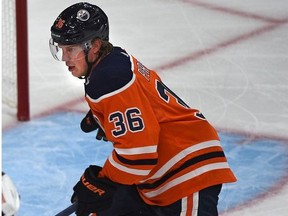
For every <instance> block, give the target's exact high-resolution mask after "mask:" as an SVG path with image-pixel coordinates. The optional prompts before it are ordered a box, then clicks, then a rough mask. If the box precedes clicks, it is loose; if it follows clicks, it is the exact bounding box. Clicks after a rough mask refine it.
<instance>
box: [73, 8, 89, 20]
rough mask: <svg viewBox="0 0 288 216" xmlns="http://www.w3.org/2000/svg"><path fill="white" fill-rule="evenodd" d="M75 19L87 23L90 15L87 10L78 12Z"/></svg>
mask: <svg viewBox="0 0 288 216" xmlns="http://www.w3.org/2000/svg"><path fill="white" fill-rule="evenodd" d="M76 18H77V19H79V20H81V21H83V22H85V21H87V20H88V19H89V18H90V14H89V12H88V11H87V10H79V11H78V12H77V16H76Z"/></svg>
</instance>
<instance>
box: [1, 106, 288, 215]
mask: <svg viewBox="0 0 288 216" xmlns="http://www.w3.org/2000/svg"><path fill="white" fill-rule="evenodd" d="M83 116H84V114H83V113H77V112H66V113H64V112H60V113H56V114H53V115H49V116H46V117H43V118H39V119H35V120H33V121H30V122H25V123H21V124H19V125H18V126H16V127H14V128H12V129H10V130H9V131H5V132H4V133H3V146H2V154H3V159H2V160H3V171H5V172H7V173H8V174H9V175H10V176H11V178H12V179H13V181H14V183H15V185H16V186H17V188H18V190H19V193H20V195H21V208H20V211H19V214H18V215H19V216H32V215H42V216H51V215H55V214H56V213H58V212H59V211H61V210H62V209H64V208H65V207H67V206H68V205H70V196H71V194H72V188H73V186H74V184H75V183H76V182H77V181H78V179H79V177H80V176H81V174H82V172H83V171H84V169H85V168H86V167H87V166H89V165H90V164H98V165H103V163H104V162H105V159H106V157H107V156H108V155H109V154H110V152H111V150H112V145H111V143H109V142H103V141H97V140H96V139H95V133H93V132H92V133H90V134H85V133H83V132H82V131H81V130H80V127H79V122H80V121H81V119H82V118H83ZM220 138H221V141H222V145H223V147H224V149H225V152H226V155H227V157H228V160H229V163H230V166H231V168H232V169H233V170H234V172H235V174H236V176H237V178H238V182H237V183H235V184H227V185H225V186H224V187H223V190H222V193H221V196H220V202H219V209H220V211H221V212H223V211H228V210H229V209H231V208H233V207H235V206H237V205H240V204H243V203H245V202H249V201H250V200H253V198H255V197H257V196H259V195H261V194H264V193H267V191H269V189H270V188H271V187H273V186H274V185H275V184H277V183H278V181H280V179H281V178H283V176H285V175H287V171H288V149H287V145H284V144H283V143H281V142H280V141H273V140H264V139H250V140H249V139H248V143H249V144H247V137H245V136H244V135H235V134H231V133H227V132H223V133H220Z"/></svg>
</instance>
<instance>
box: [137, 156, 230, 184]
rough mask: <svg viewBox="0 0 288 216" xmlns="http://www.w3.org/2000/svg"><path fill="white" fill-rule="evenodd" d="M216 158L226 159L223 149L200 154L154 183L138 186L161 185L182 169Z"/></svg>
mask: <svg viewBox="0 0 288 216" xmlns="http://www.w3.org/2000/svg"><path fill="white" fill-rule="evenodd" d="M214 158H223V159H224V160H225V161H226V159H225V155H224V152H223V151H217V152H210V153H207V154H203V155H199V156H197V157H194V158H191V159H190V160H187V161H186V162H185V163H184V164H182V165H181V166H180V167H178V168H177V169H174V170H173V171H171V172H169V173H167V174H166V175H165V176H163V177H162V178H161V179H159V180H157V181H155V182H154V183H153V184H140V185H138V188H140V189H153V188H157V187H159V186H160V185H161V184H163V183H164V182H166V181H168V180H169V179H170V178H172V177H173V176H174V175H176V174H178V173H179V172H181V171H182V170H184V169H186V168H188V167H191V166H193V165H195V164H197V163H200V162H203V161H205V160H210V159H214Z"/></svg>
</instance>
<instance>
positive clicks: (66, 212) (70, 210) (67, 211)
mask: <svg viewBox="0 0 288 216" xmlns="http://www.w3.org/2000/svg"><path fill="white" fill-rule="evenodd" d="M76 208H77V202H74V203H73V204H72V205H70V206H68V207H67V208H66V209H64V210H63V211H61V212H59V213H58V214H56V215H55V216H69V215H71V214H73V213H74V212H75V211H76Z"/></svg>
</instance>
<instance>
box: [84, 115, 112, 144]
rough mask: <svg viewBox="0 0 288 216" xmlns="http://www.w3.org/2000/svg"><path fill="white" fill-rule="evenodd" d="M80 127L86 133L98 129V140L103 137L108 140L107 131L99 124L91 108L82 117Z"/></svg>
mask: <svg viewBox="0 0 288 216" xmlns="http://www.w3.org/2000/svg"><path fill="white" fill-rule="evenodd" d="M80 127H81V130H82V131H83V132H85V133H89V132H91V131H94V130H97V129H98V131H97V134H96V139H97V140H102V139H103V140H104V141H107V138H106V135H105V132H104V131H103V130H102V128H101V127H100V126H99V124H98V123H97V122H96V121H95V119H94V117H93V114H92V111H91V110H89V112H88V113H87V114H86V116H85V118H83V119H82V121H81V123H80Z"/></svg>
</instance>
